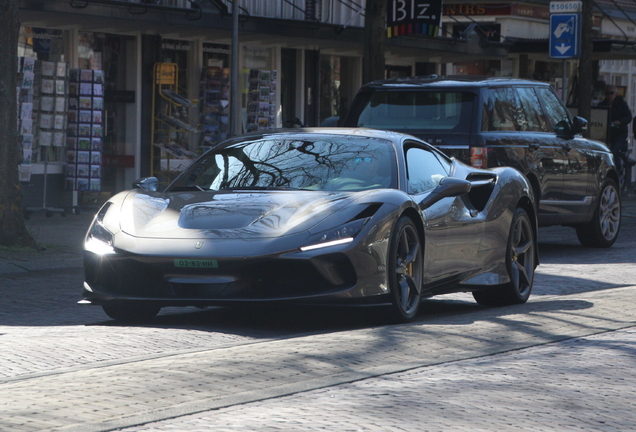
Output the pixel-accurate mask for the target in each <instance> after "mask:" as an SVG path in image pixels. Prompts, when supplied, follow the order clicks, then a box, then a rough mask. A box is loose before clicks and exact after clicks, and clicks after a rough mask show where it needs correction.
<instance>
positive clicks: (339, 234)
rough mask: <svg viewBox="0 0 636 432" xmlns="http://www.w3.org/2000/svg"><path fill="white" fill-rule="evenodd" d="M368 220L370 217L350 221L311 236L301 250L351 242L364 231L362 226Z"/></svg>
mask: <svg viewBox="0 0 636 432" xmlns="http://www.w3.org/2000/svg"><path fill="white" fill-rule="evenodd" d="M368 220H369V218H365V219H358V220H355V221H352V222H348V223H346V224H344V225H341V226H339V227H337V228H333V229H330V230H327V231H324V232H321V233H319V234H316V235H314V236H311V237H310V238H309V240H307V241H306V242H305V244H304V245H303V246H301V247H300V250H301V251H303V252H305V251H309V250H313V249H319V248H324V247H328V246H335V245H339V244H345V243H350V242H352V241H353V239H354V238H355V236H356V235H358V233H359V232H360V231H362V228H363V227H364V225H365V224H366V223H367V222H368Z"/></svg>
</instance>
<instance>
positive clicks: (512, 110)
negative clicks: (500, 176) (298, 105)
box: [340, 76, 621, 247]
mask: <svg viewBox="0 0 636 432" xmlns="http://www.w3.org/2000/svg"><path fill="white" fill-rule="evenodd" d="M340 126H345V127H369V128H374V129H388V130H393V131H398V132H403V133H408V134H411V135H415V136H417V137H419V138H422V139H424V140H426V141H428V142H429V143H431V144H433V145H435V146H437V147H438V148H440V149H441V150H442V151H444V152H445V153H447V154H448V155H450V156H454V157H456V158H458V159H460V160H462V161H463V162H466V163H469V164H471V165H473V166H476V167H485V168H490V167H495V166H512V167H515V168H517V169H518V170H519V171H521V172H522V173H523V174H524V175H525V176H526V177H527V178H528V180H529V182H530V184H531V185H532V188H533V189H534V193H535V198H536V204H537V208H538V215H539V224H540V225H541V226H549V225H567V226H572V227H575V228H576V233H577V236H578V238H579V241H580V242H581V243H582V244H583V245H584V246H594V247H609V246H611V245H612V244H614V242H615V241H616V238H617V237H618V231H619V228H620V221H621V202H620V194H619V190H618V186H617V184H618V175H617V172H616V168H615V166H614V162H613V159H612V154H611V152H610V151H609V150H608V148H607V147H606V146H605V144H603V143H601V142H598V141H593V140H589V139H585V138H582V137H581V136H580V134H581V132H583V131H584V130H585V129H586V128H587V121H586V120H584V119H583V118H581V117H574V118H572V116H571V115H570V113H569V112H568V110H567V109H566V107H565V105H564V104H563V103H562V101H561V100H560V99H559V97H558V96H557V94H556V93H555V92H554V90H553V89H552V87H551V86H550V85H549V84H547V83H542V82H537V81H529V80H521V79H504V78H477V77H470V76H462V77H452V78H451V77H441V78H438V77H435V76H433V77H426V78H422V77H415V78H398V79H392V80H383V81H375V82H372V83H369V84H367V85H365V86H363V87H362V88H361V89H360V90H359V92H358V94H357V95H356V97H355V99H354V101H353V103H352V105H351V109H350V110H349V113H348V115H347V116H346V118H344V119H342V120H341V122H340Z"/></svg>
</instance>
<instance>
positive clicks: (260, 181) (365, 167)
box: [168, 134, 397, 191]
mask: <svg viewBox="0 0 636 432" xmlns="http://www.w3.org/2000/svg"><path fill="white" fill-rule="evenodd" d="M396 186H397V176H396V159H395V152H394V150H393V145H392V143H391V142H390V141H387V140H383V139H372V138H366V137H365V138H363V137H354V136H345V135H318V134H311V135H303V134H298V135H296V136H291V137H290V136H284V135H281V136H280V137H275V136H273V137H267V138H264V139H258V140H249V141H244V142H242V143H239V144H234V145H231V146H229V147H225V148H218V149H213V150H210V151H209V152H208V153H206V154H205V155H203V156H202V157H201V158H199V159H198V160H197V161H196V162H195V163H194V164H193V165H191V166H190V167H189V168H188V169H187V170H186V171H184V172H183V173H182V174H181V175H180V176H179V177H177V179H176V180H175V181H174V183H172V185H170V187H169V188H168V191H180V190H195V191H196V190H199V191H204V190H213V191H217V190H222V189H252V190H259V189H308V190H328V191H336V190H338V191H356V190H365V189H378V188H395V187H396Z"/></svg>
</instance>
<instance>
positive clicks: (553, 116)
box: [537, 87, 595, 221]
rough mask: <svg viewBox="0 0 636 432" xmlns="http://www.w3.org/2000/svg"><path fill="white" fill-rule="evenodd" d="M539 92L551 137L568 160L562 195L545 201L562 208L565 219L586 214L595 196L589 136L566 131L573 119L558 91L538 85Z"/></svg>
mask: <svg viewBox="0 0 636 432" xmlns="http://www.w3.org/2000/svg"><path fill="white" fill-rule="evenodd" d="M537 94H538V96H539V98H540V100H541V105H542V106H543V109H544V110H545V114H546V119H547V121H548V125H549V127H550V131H551V134H552V137H551V139H552V140H554V141H555V142H557V143H558V145H559V146H561V148H563V151H564V153H565V155H566V157H567V161H568V164H567V167H566V170H565V172H564V178H563V189H562V192H561V193H560V194H559V195H558V196H554V197H548V200H549V201H547V202H545V203H543V202H542V204H545V205H546V206H548V205H550V206H552V207H554V208H558V209H559V218H560V219H563V220H567V221H576V219H579V218H585V217H586V215H587V212H588V209H589V207H590V202H591V199H592V198H591V197H589V195H590V193H589V192H590V188H591V182H592V181H593V178H594V176H595V172H594V167H595V164H594V158H595V154H594V152H593V150H592V149H591V148H588V147H589V146H586V145H585V140H583V139H581V138H580V137H579V138H577V137H575V136H572V135H571V134H567V133H563V132H562V131H563V127H564V126H565V127H566V131H571V130H572V120H571V117H570V114H569V113H568V111H567V110H566V108H565V106H564V105H563V103H562V102H561V100H560V99H559V98H558V96H557V95H556V94H555V93H554V91H552V89H550V88H548V87H545V88H537Z"/></svg>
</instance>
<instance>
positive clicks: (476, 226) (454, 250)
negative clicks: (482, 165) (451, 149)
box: [405, 143, 484, 284]
mask: <svg viewBox="0 0 636 432" xmlns="http://www.w3.org/2000/svg"><path fill="white" fill-rule="evenodd" d="M405 149H406V150H405V151H406V154H405V161H406V173H407V182H408V185H407V187H408V193H409V194H410V195H412V196H413V198H414V200H415V201H416V202H420V201H421V200H422V199H423V198H424V197H425V196H426V195H427V194H429V193H430V192H431V191H432V190H433V189H434V188H435V187H436V186H437V185H438V184H439V181H440V180H441V179H442V178H444V177H447V176H448V175H449V173H450V170H451V162H450V161H449V160H448V159H447V158H446V157H444V156H442V155H441V154H438V153H437V152H435V151H432V150H430V149H427V148H425V147H422V146H419V145H417V144H416V143H410V144H407V145H405ZM422 217H423V219H424V223H425V232H426V235H425V245H424V257H425V263H426V266H425V269H424V272H425V275H424V279H425V282H426V283H427V284H431V283H435V282H440V283H441V282H451V281H452V280H453V279H454V278H457V277H458V276H460V275H462V274H464V273H465V272H467V271H470V270H472V269H474V268H475V265H476V262H477V252H478V250H479V245H480V241H481V235H482V232H483V226H484V224H483V221H482V219H480V218H477V217H475V213H474V212H473V213H471V209H468V208H467V207H466V204H465V202H464V200H463V199H462V197H453V198H444V199H442V200H441V201H439V202H437V203H436V204H434V205H432V206H431V207H429V208H427V209H424V210H422Z"/></svg>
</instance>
